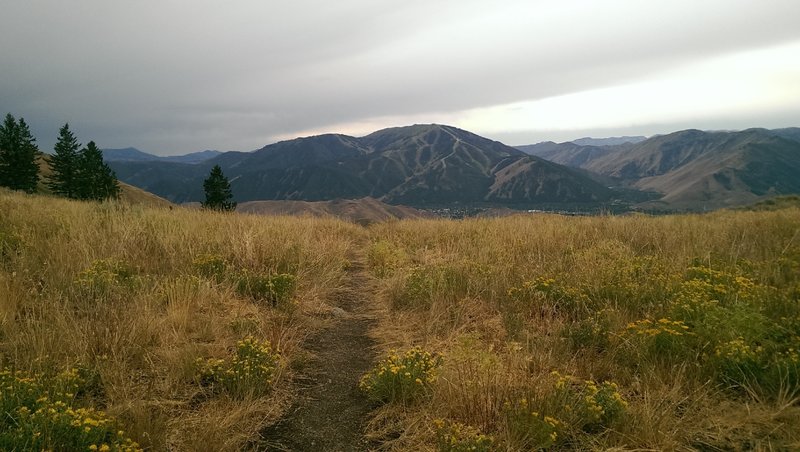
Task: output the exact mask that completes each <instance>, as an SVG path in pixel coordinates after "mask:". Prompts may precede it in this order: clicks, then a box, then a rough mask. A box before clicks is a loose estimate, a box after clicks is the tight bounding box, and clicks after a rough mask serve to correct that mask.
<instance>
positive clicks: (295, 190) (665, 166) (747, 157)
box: [106, 124, 800, 210]
mask: <svg viewBox="0 0 800 452" xmlns="http://www.w3.org/2000/svg"><path fill="white" fill-rule="evenodd" d="M106 158H107V159H108V160H109V164H110V165H111V166H112V168H114V170H115V171H116V172H117V175H118V177H119V178H120V180H122V181H124V182H127V183H129V184H131V185H134V186H137V187H140V188H142V189H144V190H147V191H150V192H152V193H155V194H156V195H159V196H161V197H164V198H166V199H168V200H170V201H173V202H177V203H184V202H197V201H201V200H202V199H203V197H204V193H203V189H202V182H203V180H204V179H205V177H207V175H208V173H209V171H210V169H211V168H212V167H213V166H214V165H219V166H220V167H222V169H223V171H224V173H225V175H226V176H227V177H228V178H229V180H230V181H231V187H232V190H233V193H234V197H235V199H236V200H237V201H239V202H247V201H260V200H296V201H328V200H335V199H360V198H367V197H369V198H375V199H377V200H380V201H382V202H385V203H389V204H395V205H397V204H402V205H409V206H416V207H430V206H448V205H450V204H462V205H474V204H485V205H497V206H507V207H516V208H523V207H526V206H540V205H547V206H553V207H555V206H556V205H558V206H565V205H570V206H576V205H580V206H587V205H594V206H597V205H600V204H603V205H609V204H613V205H619V204H628V205H633V206H634V207H639V208H645V209H656V210H676V209H680V210H702V209H711V208H718V207H727V206H737V205H743V204H747V203H751V202H756V201H759V200H761V199H765V198H766V197H769V196H772V195H779V194H791V193H800V128H787V129H775V130H767V129H748V130H744V131H739V132H704V131H700V130H683V131H679V132H675V133H671V134H667V135H659V136H654V137H651V138H645V137H639V136H635V137H614V138H610V139H595V138H582V139H578V140H575V141H572V142H565V143H554V142H543V143H538V144H534V145H527V146H519V147H517V148H513V147H510V146H506V145H504V144H502V143H500V142H497V141H493V140H490V139H487V138H484V137H480V136H478V135H475V134H473V133H470V132H467V131H465V130H461V129H458V128H455V127H451V126H446V125H438V124H427V125H414V126H407V127H396V128H389V129H384V130H380V131H377V132H374V133H372V134H370V135H367V136H364V137H359V138H357V137H352V136H347V135H341V134H326V135H318V136H313V137H305V138H297V139H294V140H287V141H282V142H279V143H275V144H270V145H267V146H265V147H263V148H261V149H258V150H256V151H253V152H225V153H218V152H217V151H205V152H202V153H194V154H188V155H186V156H179V157H167V158H163V157H156V156H151V155H149V154H146V153H142V152H140V151H137V150H135V149H132V148H129V149H124V150H108V151H107V153H106Z"/></svg>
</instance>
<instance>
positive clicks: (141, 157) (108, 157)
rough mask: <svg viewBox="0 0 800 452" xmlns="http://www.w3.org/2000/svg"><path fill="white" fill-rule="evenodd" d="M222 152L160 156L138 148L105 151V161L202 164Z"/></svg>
mask: <svg viewBox="0 0 800 452" xmlns="http://www.w3.org/2000/svg"><path fill="white" fill-rule="evenodd" d="M221 153H222V152H220V151H199V152H192V153H190V154H184V155H171V156H166V157H162V156H158V155H153V154H149V153H147V152H143V151H140V150H138V149H136V148H122V149H103V159H104V160H105V161H106V162H179V163H200V162H203V161H206V160H208V159H210V158H213V157H216V156H218V155H219V154H221Z"/></svg>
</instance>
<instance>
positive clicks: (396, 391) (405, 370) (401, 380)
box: [359, 347, 441, 403]
mask: <svg viewBox="0 0 800 452" xmlns="http://www.w3.org/2000/svg"><path fill="white" fill-rule="evenodd" d="M440 363H441V359H440V358H439V357H437V356H434V355H431V354H430V353H428V352H426V351H423V350H422V349H421V348H419V347H414V348H412V349H410V350H408V351H407V352H405V353H403V354H398V353H397V352H396V351H394V350H392V351H390V352H389V356H388V357H387V358H386V359H384V360H382V361H381V362H379V363H378V364H377V365H376V366H375V367H374V368H373V369H372V370H371V371H370V372H368V373H367V374H365V375H364V376H363V377H362V378H361V382H360V384H359V387H360V388H361V390H362V391H364V392H366V393H367V396H369V398H370V399H371V400H373V401H375V402H381V403H396V402H399V403H406V402H413V401H416V400H418V399H420V398H422V397H424V396H425V395H427V394H428V392H429V390H430V387H431V385H432V384H433V383H434V382H435V381H436V368H437V367H438V366H439V364H440Z"/></svg>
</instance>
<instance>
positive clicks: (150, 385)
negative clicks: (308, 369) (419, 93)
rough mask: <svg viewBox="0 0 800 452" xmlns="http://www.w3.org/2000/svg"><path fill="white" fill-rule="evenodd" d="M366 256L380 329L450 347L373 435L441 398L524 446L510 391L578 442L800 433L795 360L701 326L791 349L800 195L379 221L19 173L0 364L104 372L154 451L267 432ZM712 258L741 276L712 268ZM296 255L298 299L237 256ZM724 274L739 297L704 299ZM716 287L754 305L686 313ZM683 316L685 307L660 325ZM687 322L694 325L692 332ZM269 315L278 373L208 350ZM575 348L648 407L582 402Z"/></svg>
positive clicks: (97, 399)
mask: <svg viewBox="0 0 800 452" xmlns="http://www.w3.org/2000/svg"><path fill="white" fill-rule="evenodd" d="M361 255H363V256H366V260H367V263H368V265H367V270H368V271H371V272H372V273H373V275H374V276H375V282H374V284H371V285H370V286H373V285H374V286H377V293H378V296H377V298H375V299H374V304H375V306H374V312H375V313H377V317H378V318H379V325H378V326H377V327H376V328H375V329H374V330H373V331H372V332H371V335H372V336H373V337H374V339H375V340H376V342H377V343H378V344H379V348H381V349H382V350H384V351H388V350H389V349H399V350H401V351H403V350H406V349H408V348H410V347H412V346H421V347H422V348H423V349H425V350H428V351H431V352H435V353H436V354H438V355H440V356H441V357H442V364H441V366H440V367H439V368H438V369H437V374H438V378H437V379H436V380H435V382H434V383H432V384H431V391H430V395H429V398H427V399H425V400H424V401H423V402H421V403H420V402H416V403H414V402H409V403H395V404H388V405H385V406H382V407H379V408H376V410H375V411H374V413H373V416H372V418H371V420H370V422H369V425H368V430H367V435H368V437H369V438H371V439H373V440H375V441H378V442H379V443H380V444H381V448H382V449H385V450H435V449H436V448H437V429H436V423H435V422H434V420H437V419H444V420H446V421H447V422H449V423H451V424H448V425H458V424H464V425H465V426H470V428H474V429H475V430H476V431H478V432H481V433H485V434H488V435H490V436H492V437H493V438H494V440H495V443H494V444H495V448H497V449H498V450H516V448H518V444H519V443H518V441H519V431H518V430H517V431H514V430H513V429H514V428H517V427H514V426H512V423H511V421H510V420H509V419H510V418H509V409H508V406H509V404H511V405H512V406H519V400H521V399H522V398H524V399H525V400H526V402H525V403H530V404H532V406H535V407H536V409H537V410H541V411H542V412H543V414H548V415H552V416H555V417H559V416H560V418H561V421H563V427H559V428H560V430H559V431H558V442H557V443H556V447H557V448H562V449H582V450H587V449H589V450H592V449H594V450H600V449H618V450H627V449H637V450H690V449H696V448H706V449H710V450H718V449H723V450H737V449H760V450H771V449H774V450H787V449H792V448H797V447H799V446H800V430H798V429H797V428H796V426H797V425H800V402H799V401H798V398H797V395H798V394H797V392H796V391H795V389H796V387H797V384H796V382H790V381H786V382H782V383H781V384H780V385H779V387H778V388H777V389H776V388H769V387H766V386H764V387H761V386H760V385H766V384H768V383H770V382H774V381H775V379H774V378H773V379H772V380H769V379H763V380H759V381H760V383H759V382H755V381H754V382H750V381H749V380H748V379H746V378H745V379H744V380H743V381H742V380H735V378H734V380H731V379H730V378H729V377H730V376H731V374H725V373H723V370H724V369H723V370H719V369H722V368H717V367H713V366H714V365H716V364H714V362H715V361H713V358H714V356H715V355H714V353H715V350H719V348H716V349H715V347H718V345H719V344H716V343H713V342H702V341H701V339H702V340H707V338H708V337H709V335H713V334H718V335H719V341H720V344H722V345H726V344H727V345H730V344H732V343H733V342H731V341H732V340H734V339H736V338H737V336H739V335H744V336H745V338H746V339H747V338H749V339H748V340H750V339H752V338H756V339H753V340H756V342H752V343H749V345H748V346H752V350H756V349H757V347H758V346H761V345H764V346H765V347H766V346H767V345H768V344H767V342H763V343H762V342H758V341H761V340H762V339H763V340H764V341H767V340H769V341H772V342H775V343H776V344H778V345H779V346H780V347H789V348H786V349H780V350H781V351H780V353H786V355H785V357H786V359H787V360H790V359H792V358H791V356H790V352H789V351H787V350H789V349H790V348H791V346H792V345H793V342H792V341H797V342H798V343H797V344H794V350H798V349H800V339H798V338H797V336H792V335H791V331H792V330H791V328H793V327H792V325H800V301H799V300H798V297H800V209H798V208H795V207H790V208H786V209H780V210H775V211H767V212H743V211H739V212H732V211H721V212H715V213H711V214H706V215H676V216H669V217H648V216H641V215H634V216H626V217H614V216H601V217H562V216H557V215H519V216H512V217H507V218H502V219H472V220H464V221H448V220H409V221H393V222H387V223H381V224H374V225H371V226H369V227H368V228H362V227H359V226H356V225H353V224H349V223H345V222H341V221H337V220H332V219H315V218H288V217H255V216H252V217H251V216H245V215H230V214H229V215H226V214H216V213H210V212H203V211H192V210H184V209H175V210H168V209H159V208H147V207H144V206H131V205H128V204H124V203H107V204H89V203H79V202H71V201H65V200H59V199H54V198H47V197H41V196H38V197H37V196H28V195H22V194H16V193H14V194H12V193H9V192H7V191H0V367H4V368H9V367H16V368H18V369H24V370H26V371H30V372H38V373H47V372H54V371H59V370H63V369H66V368H72V367H78V368H81V369H84V370H85V371H87V372H89V374H91V375H96V377H97V378H96V382H95V385H94V386H93V392H91V394H90V395H89V402H90V403H91V404H92V405H94V406H95V407H97V408H100V409H103V410H105V411H106V412H107V413H108V414H109V415H111V416H113V417H115V418H116V419H119V421H120V422H121V424H122V425H123V426H124V427H125V431H126V432H127V434H129V435H130V436H131V437H132V438H133V439H134V440H136V441H137V442H138V443H139V444H141V445H143V446H145V447H146V448H148V449H151V450H168V449H169V450H241V449H244V448H248V447H252V446H254V445H255V444H257V442H258V439H259V431H260V430H261V429H263V427H264V426H265V425H269V424H270V423H273V422H274V421H275V420H277V419H278V418H280V417H281V416H283V415H284V414H285V410H286V408H287V407H288V406H289V405H290V404H291V403H292V400H293V397H294V396H293V388H292V387H291V384H290V381H291V374H292V368H293V366H292V364H293V363H294V364H298V363H299V362H300V361H302V360H303V359H305V356H306V354H305V352H304V351H303V350H302V343H303V341H304V339H305V338H306V337H307V335H309V334H311V333H313V332H314V331H315V330H316V329H317V328H318V327H320V326H321V325H322V323H323V322H325V320H324V319H325V317H326V316H325V315H319V314H325V313H327V312H328V311H329V306H328V303H329V302H331V300H332V299H334V298H336V297H341V296H343V295H342V294H344V293H345V290H344V287H345V286H346V285H347V284H346V283H345V282H346V281H345V278H347V277H348V275H347V270H348V268H350V266H351V264H352V263H351V262H349V260H348V259H352V258H354V256H361ZM209 256H210V257H211V258H212V260H211V261H210V262H217V261H218V262H224V266H225V269H224V274H221V275H217V277H215V276H214V275H209V274H204V273H203V272H199V271H198V267H197V262H198V259H207V260H208V259H209ZM214 259H216V260H214ZM692 268H694V269H696V270H692V271H694V272H695V273H697V272H703V271H705V272H707V273H708V274H710V275H712V276H713V275H717V276H714V277H717V278H718V279H719V278H722V279H721V280H724V281H725V282H724V283H718V285H719V286H720V287H716V288H714V287H712V286H709V287H711V289H709V288H708V287H705V286H702V284H700V283H698V280H696V279H692V276H691V275H692V273H691V272H690V271H689V270H690V269H692ZM697 269H699V270H697ZM714 272H718V273H714ZM285 273H288V274H291V275H293V276H294V277H295V278H296V292H295V295H294V297H293V301H292V302H291V303H288V304H286V303H284V304H278V305H277V306H272V305H271V304H270V303H263V302H259V301H258V300H253V299H250V298H249V297H245V296H244V295H241V292H239V293H237V287H236V278H237V275H241V274H263V275H275V274H285ZM720 275H721V276H720ZM726 278H727V279H726ZM737 278H738V279H737ZM692 284H694V285H692ZM704 287H705V289H704ZM701 289H703V290H706V289H707V290H715V291H717V292H718V293H719V295H718V296H717V295H715V296H716V297H717V298H719V300H716V301H714V300H707V299H703V298H702V296H701V295H702V294H701V295H698V293H700V292H697V291H698V290H701ZM692 297H694V298H692ZM698 297H699V298H698ZM720 300H721V301H720ZM694 302H697V303H698V304H697V305H696V306H695V305H691V306H690V307H691V308H692V309H695V308H698V306H699V307H700V308H703V309H709V310H710V311H709V312H712V314H714V315H720V312H722V313H723V314H725V315H728V316H730V317H724V318H723V319H724V321H717V320H714V319H715V317H714V316H713V315H712V316H710V317H709V318H710V319H711V320H708V319H706V320H703V319H702V318H701V319H700V320H692V319H689V318H688V317H687V319H688V320H681V321H680V322H677V321H676V320H675V319H673V318H672V317H674V316H675V315H676V314H675V313H676V312H679V310H678V308H680V306H678V304H680V303H689V304H691V303H694ZM706 302H708V303H706ZM703 303H706V304H703ZM709 306H710V307H709ZM717 306H723V308H720V309H722V311H720V310H719V309H717ZM686 309H688V308H686ZM698 309H699V308H698ZM714 309H717V310H716V311H715V310H714ZM671 316H672V317H671ZM661 318H668V319H667V320H668V322H673V321H674V322H675V323H664V324H663V325H667V326H664V327H663V328H662V327H659V326H658V325H659V324H658V321H659V319H661ZM642 320H650V321H652V322H653V324H654V325H656V326H655V327H649V326H647V325H650V324H647V323H636V322H640V321H642ZM704 321H705V322H707V324H703V323H702V322H704ZM715 321H716V322H717V323H714V322H715ZM728 321H730V322H731V325H734V326H735V328H740V329H741V331H731V330H730V328H734V326H731V327H730V328H728V327H727V326H726V325H727V324H726V323H725V322H728ZM759 322H760V323H759ZM765 322H766V323H765ZM792 322H795V323H792ZM630 324H632V325H633V327H631V326H630ZM684 324H686V325H688V327H687V328H688V331H689V332H691V333H692V334H694V335H686V336H683V335H682V333H681V332H680V331H679V330H680V325H684ZM637 325H638V326H637ZM764 325H767V326H764ZM701 327H704V328H706V329H705V330H702V328H701ZM773 327H774V328H773ZM637 328H638V329H637ZM658 328H662V329H660V330H659V329H658ZM664 328H666V329H669V328H672V329H673V330H675V331H673V330H670V331H673V333H665V332H664V331H665V329H664ZM714 328H716V329H714ZM759 328H760V329H759ZM781 328H782V329H781ZM773 329H774V331H773ZM779 330H780V331H781V332H783V333H781V334H782V335H778V331H779ZM785 331H789V333H786V334H784V333H785ZM640 333H641V334H640ZM678 333H681V334H678ZM695 333H696V334H695ZM671 334H674V337H673V336H671ZM249 336H253V337H255V338H258V339H260V340H268V341H269V342H270V343H271V344H272V347H273V349H275V350H278V351H279V352H280V354H281V360H280V365H279V368H278V369H277V371H276V374H275V383H274V387H273V390H272V391H271V392H270V393H269V394H268V395H267V396H264V397H235V396H233V395H231V394H225V393H218V392H209V391H208V390H207V388H204V387H202V386H201V385H200V384H198V383H197V381H196V378H195V377H196V371H197V369H196V360H197V358H203V359H206V358H217V359H225V358H228V357H230V355H231V353H232V351H233V350H234V349H235V346H236V343H237V341H239V340H241V339H242V338H245V337H249ZM778 336H780V337H778ZM664 338H666V342H665V341H661V342H658V340H662V339H664ZM747 350H750V349H747ZM747 350H745V351H747ZM758 350H760V349H758ZM748 353H749V352H748ZM753 353H755V352H753ZM775 356H779V355H775ZM780 356H784V355H780ZM554 371H557V372H558V375H562V376H563V375H571V376H574V379H573V380H571V381H574V382H577V383H574V384H573V389H574V388H576V387H578V386H579V385H580V384H585V383H580V382H585V381H586V380H591V381H595V382H598V384H599V383H600V382H603V381H604V380H610V381H613V382H615V383H617V384H619V392H620V394H621V396H622V397H624V399H625V400H626V401H627V403H628V405H627V409H626V411H625V413H624V415H623V416H622V417H621V418H620V419H616V420H614V421H613V422H611V421H609V422H608V423H606V424H602V425H601V424H596V423H595V424H588V423H585V422H583V421H581V420H575V419H573V420H570V419H569V417H570V416H571V414H570V413H569V412H567V411H564V406H563V400H561V401H559V400H557V397H556V396H555V395H554V394H557V391H555V390H554V384H558V383H557V381H556V378H555V377H554V376H553V372H554ZM733 377H736V375H735V374H733ZM725 378H728V379H725ZM356 383H357V382H353V385H355V384H356ZM559 404H560V405H559ZM470 431H472V430H470ZM515 441H517V442H515ZM439 447H441V444H439Z"/></svg>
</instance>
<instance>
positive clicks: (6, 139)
mask: <svg viewBox="0 0 800 452" xmlns="http://www.w3.org/2000/svg"><path fill="white" fill-rule="evenodd" d="M35 141H36V139H35V138H34V137H33V135H32V134H31V130H30V128H29V127H28V124H27V123H26V122H25V119H23V118H19V121H16V120H15V119H14V116H12V115H11V113H9V114H7V115H6V117H5V120H4V121H3V124H2V125H0V185H2V186H4V187H9V188H11V189H13V190H25V191H27V192H29V193H33V192H34V191H36V186H37V184H38V182H39V165H38V164H37V163H36V158H37V154H38V152H39V149H38V148H37V147H36V144H35V143H34V142H35Z"/></svg>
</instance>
